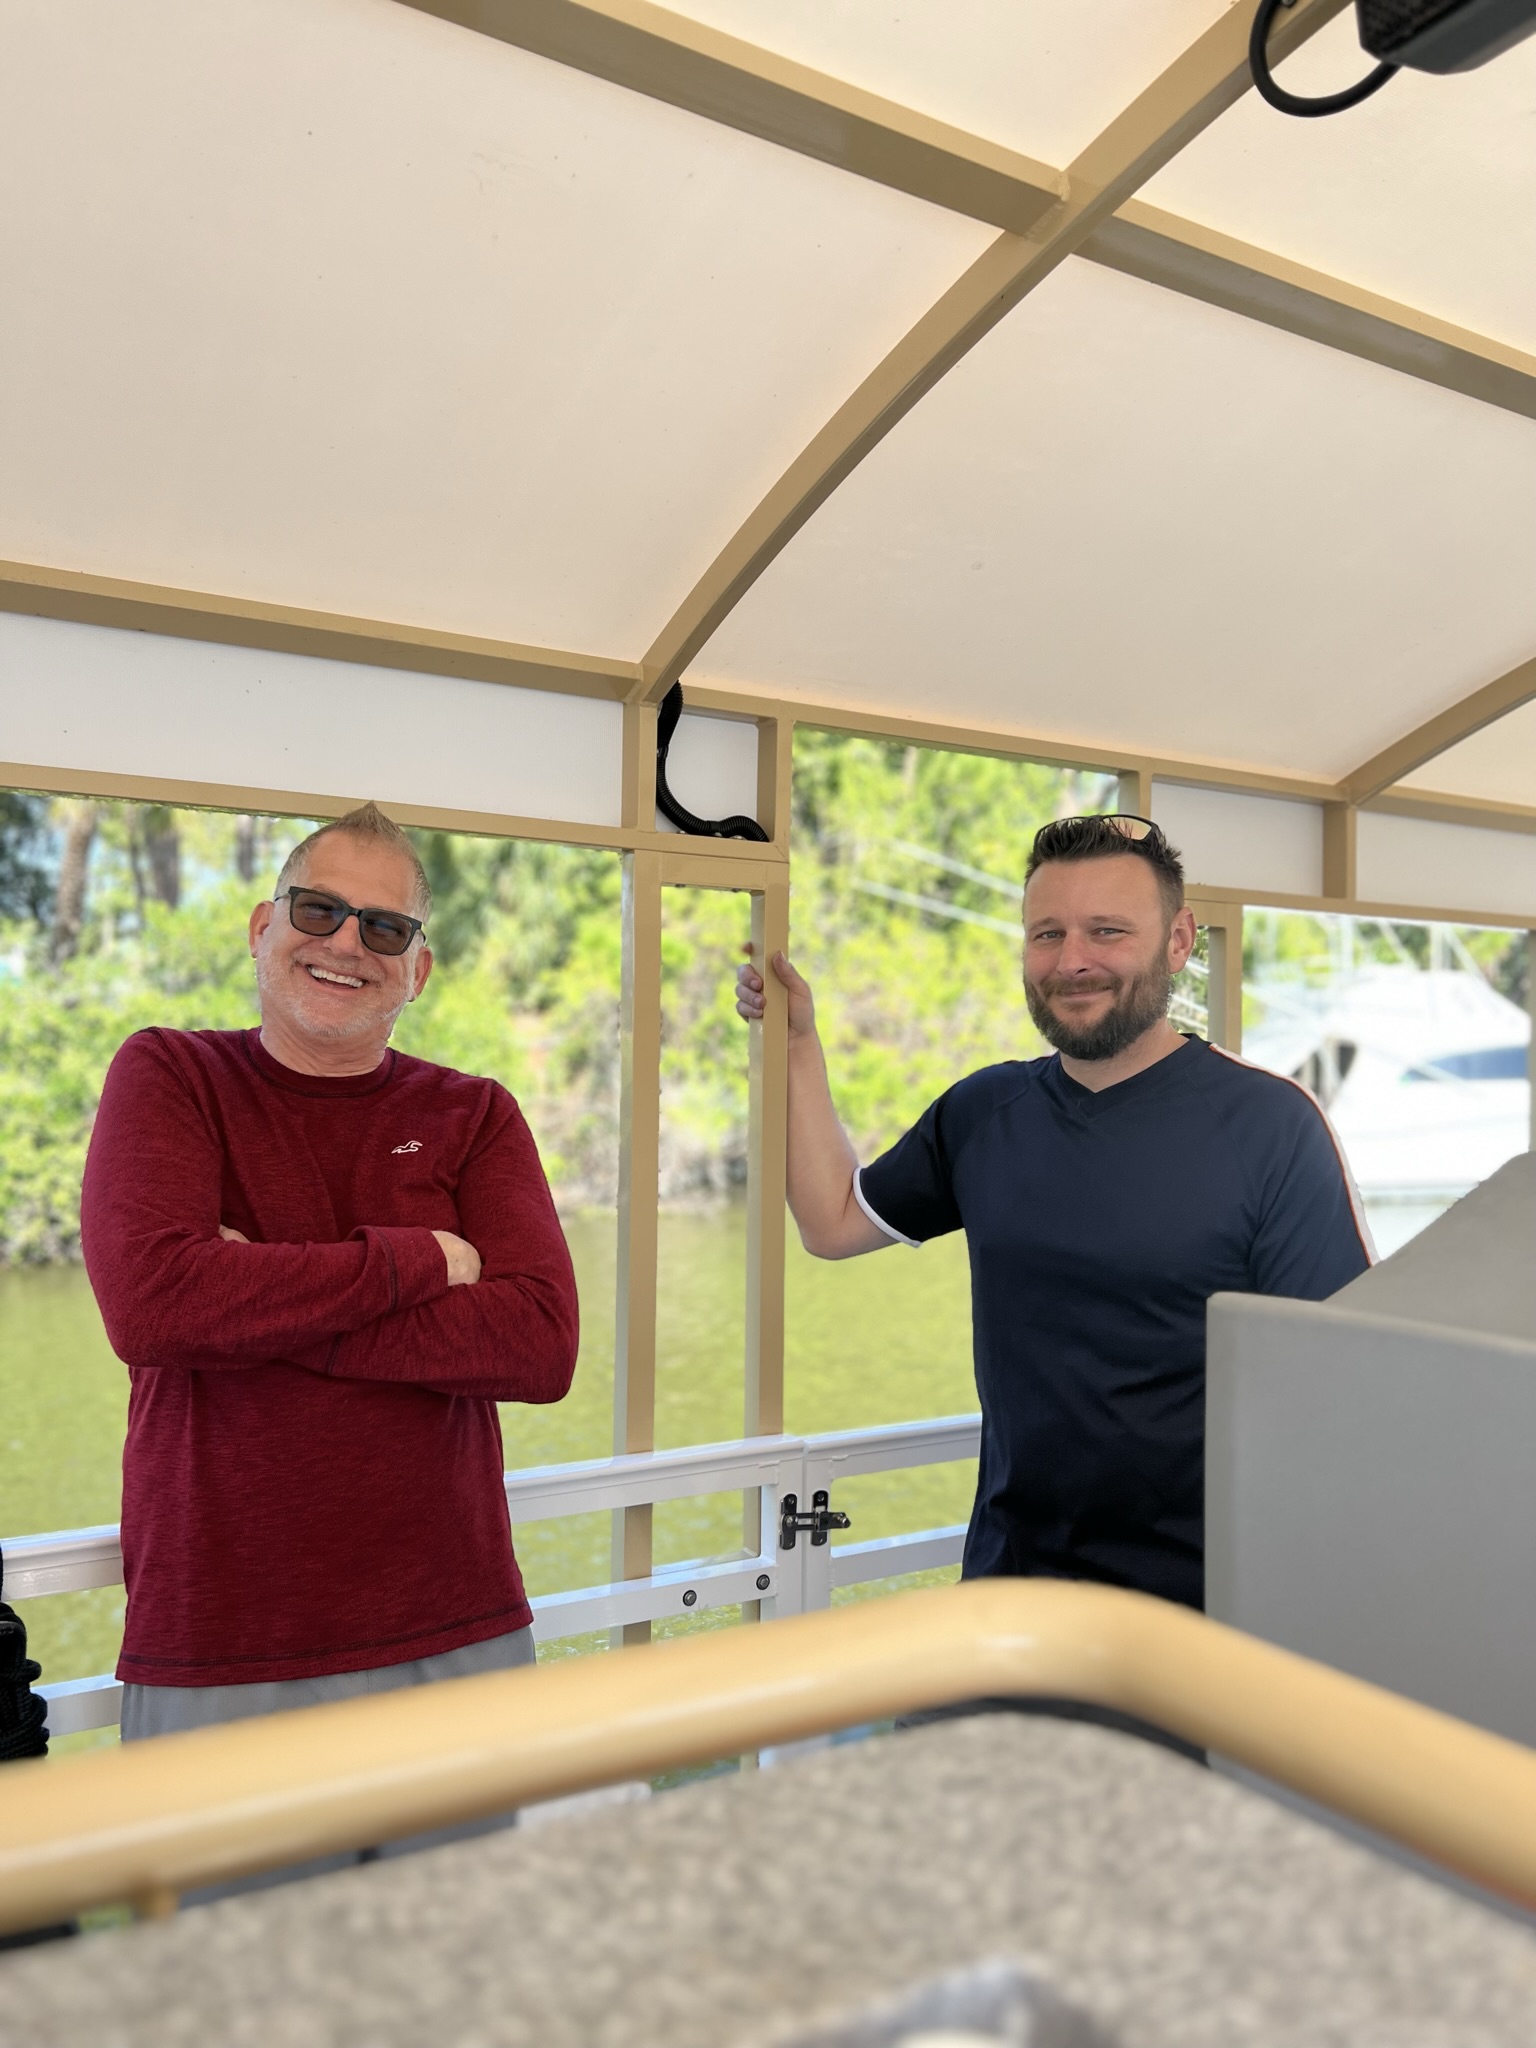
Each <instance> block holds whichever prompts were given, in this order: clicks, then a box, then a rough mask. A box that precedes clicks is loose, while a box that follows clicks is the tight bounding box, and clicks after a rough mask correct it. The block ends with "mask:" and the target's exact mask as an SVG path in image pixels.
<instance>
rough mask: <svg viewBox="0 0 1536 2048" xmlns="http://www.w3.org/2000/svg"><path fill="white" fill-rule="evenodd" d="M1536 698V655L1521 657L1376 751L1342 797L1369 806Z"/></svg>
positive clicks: (1347, 778)
mask: <svg viewBox="0 0 1536 2048" xmlns="http://www.w3.org/2000/svg"><path fill="white" fill-rule="evenodd" d="M1533 698H1536V655H1533V656H1532V658H1531V659H1530V660H1529V661H1522V662H1521V663H1520V665H1519V667H1518V668H1512V669H1511V670H1510V671H1509V673H1508V674H1507V675H1502V676H1500V677H1499V678H1498V680H1497V681H1496V682H1492V683H1484V685H1483V687H1482V688H1481V689H1480V690H1474V691H1473V692H1472V694H1471V695H1470V696H1469V697H1463V698H1462V700H1461V702H1460V703H1459V704H1452V705H1450V706H1449V707H1448V708H1447V709H1446V710H1444V711H1440V712H1437V713H1436V714H1435V716H1434V717H1433V718H1429V719H1426V720H1425V722H1424V723H1423V724H1422V725H1417V726H1415V727H1414V729H1413V731H1412V732H1410V733H1405V734H1404V735H1403V737H1402V738H1401V739H1400V740H1394V741H1393V742H1392V744H1391V746H1390V747H1383V748H1382V750H1381V752H1380V753H1379V754H1373V755H1372V756H1371V758H1370V760H1369V761H1362V762H1361V763H1360V766H1359V767H1358V768H1356V769H1355V770H1354V771H1353V772H1352V773H1351V774H1349V775H1346V776H1345V777H1344V779H1343V781H1342V782H1341V783H1340V784H1339V795H1340V797H1341V798H1342V799H1343V801H1344V802H1345V803H1350V804H1368V803H1369V802H1370V801H1371V799H1372V798H1373V797H1378V796H1381V795H1382V794H1383V792H1384V791H1386V790H1388V789H1390V788H1391V787H1392V785H1393V783H1394V782H1400V781H1401V780H1402V778H1403V777H1404V776H1405V775H1411V774H1412V773H1413V771H1414V769H1415V768H1422V767H1423V766H1424V764H1425V762H1426V761H1433V760H1434V758H1435V756H1436V755H1437V754H1443V753H1445V752H1446V751H1447V749H1448V748H1450V747H1454V746H1456V745H1457V744H1458V743H1459V742H1460V741H1461V740H1466V739H1470V738H1471V737H1472V735H1473V733H1475V732H1481V731H1482V729H1483V727H1484V726H1485V725H1492V724H1493V722H1494V720H1495V719H1498V718H1503V717H1504V715H1505V714H1506V712H1510V711H1518V710H1519V709H1520V706H1521V705H1522V704H1529V703H1530V702H1531V700H1532V699H1533Z"/></svg>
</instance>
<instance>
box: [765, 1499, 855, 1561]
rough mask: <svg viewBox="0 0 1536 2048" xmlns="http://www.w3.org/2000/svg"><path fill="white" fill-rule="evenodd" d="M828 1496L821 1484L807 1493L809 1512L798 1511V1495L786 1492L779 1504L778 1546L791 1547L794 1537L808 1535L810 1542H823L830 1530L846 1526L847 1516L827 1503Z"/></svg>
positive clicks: (847, 1523)
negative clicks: (810, 1492)
mask: <svg viewBox="0 0 1536 2048" xmlns="http://www.w3.org/2000/svg"><path fill="white" fill-rule="evenodd" d="M830 1499H831V1495H830V1494H829V1493H828V1492H827V1490H826V1488H825V1487H821V1488H819V1489H818V1490H817V1491H816V1492H815V1493H813V1494H812V1495H811V1512H810V1513H809V1514H808V1515H802V1514H801V1513H799V1507H800V1496H799V1495H798V1494H794V1493H786V1494H785V1496H784V1498H783V1500H782V1501H781V1502H780V1504H779V1548H780V1550H793V1549H794V1547H795V1538H796V1537H797V1536H800V1535H808V1536H809V1537H810V1539H811V1541H812V1543H813V1544H817V1545H820V1544H823V1543H825V1542H826V1540H827V1533H828V1531H829V1530H831V1529H846V1528H848V1527H849V1526H850V1524H849V1521H848V1517H847V1516H846V1515H845V1514H843V1513H841V1512H840V1511H839V1510H838V1509H836V1508H833V1507H830V1506H828V1502H829V1501H830Z"/></svg>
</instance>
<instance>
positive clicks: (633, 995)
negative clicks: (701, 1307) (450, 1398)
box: [613, 853, 662, 1647]
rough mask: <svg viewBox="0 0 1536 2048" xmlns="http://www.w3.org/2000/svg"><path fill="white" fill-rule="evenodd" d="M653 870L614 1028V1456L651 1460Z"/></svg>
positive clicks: (624, 1560)
mask: <svg viewBox="0 0 1536 2048" xmlns="http://www.w3.org/2000/svg"><path fill="white" fill-rule="evenodd" d="M661 862H662V856H661V855H660V854H659V853H627V854H625V856H624V967H623V975H624V979H623V990H622V995H621V1010H620V1022H619V1038H620V1102H619V1128H620V1142H619V1256H618V1300H617V1303H616V1312H615V1320H614V1358H613V1447H614V1450H615V1452H618V1453H622V1452H625V1451H649V1450H652V1449H653V1448H654V1447H655V1442H656V1188H657V1174H658V1165H659V1156H658V1155H659V1149H660V1136H661ZM651 1520H652V1513H651V1509H650V1507H649V1505H645V1506H640V1507H631V1508H621V1509H619V1510H617V1511H616V1512H615V1514H614V1518H613V1521H614V1526H613V1573H614V1577H615V1578H623V1579H641V1578H644V1577H645V1576H646V1574H647V1573H648V1572H649V1571H650V1569H651ZM650 1632H651V1628H650V1623H649V1622H643V1621H642V1622H632V1623H630V1624H629V1625H628V1626H627V1627H626V1628H624V1629H623V1631H622V1632H617V1631H616V1639H615V1647H618V1644H619V1643H620V1642H624V1643H643V1642H647V1641H649V1639H650Z"/></svg>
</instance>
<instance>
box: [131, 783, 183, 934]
mask: <svg viewBox="0 0 1536 2048" xmlns="http://www.w3.org/2000/svg"><path fill="white" fill-rule="evenodd" d="M141 816H142V818H143V821H144V853H145V857H146V858H147V860H148V862H149V886H150V892H151V894H152V895H153V896H154V897H155V898H156V900H157V901H158V902H161V903H163V904H164V905H165V906H166V908H167V909H168V910H174V909H175V908H176V907H177V905H178V904H179V903H180V902H181V833H180V831H179V830H178V829H177V825H176V813H175V812H174V811H172V810H168V809H167V808H166V806H165V805H164V804H146V805H145V807H144V810H143V812H142V813H141Z"/></svg>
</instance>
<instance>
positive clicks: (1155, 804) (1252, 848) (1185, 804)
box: [1152, 782, 1323, 896]
mask: <svg viewBox="0 0 1536 2048" xmlns="http://www.w3.org/2000/svg"><path fill="white" fill-rule="evenodd" d="M1152 815H1153V817H1154V818H1155V819H1156V820H1157V822H1158V824H1159V825H1161V826H1162V828H1163V830H1164V831H1165V832H1166V833H1167V835H1168V837H1169V838H1170V839H1171V840H1172V841H1173V844H1174V845H1175V846H1176V847H1178V849H1179V851H1180V852H1181V853H1182V854H1183V856H1184V874H1185V878H1186V879H1187V880H1188V881H1189V883H1190V884H1191V885H1192V886H1195V885H1199V884H1203V885H1204V886H1206V887H1207V888H1213V889H1233V890H1238V889H1240V890H1243V891H1245V892H1247V893H1250V894H1251V893H1252V892H1253V891H1254V890H1264V889H1273V890H1276V891H1278V892H1279V893H1280V894H1282V895H1287V896H1316V895H1318V894H1320V893H1321V890H1322V886H1323V812H1322V806H1321V805H1320V804H1300V803H1288V802H1283V801H1281V800H1279V799H1277V798H1274V797H1266V796H1236V795H1233V794H1231V793H1230V792H1228V791H1226V790H1220V789H1195V788H1192V787H1190V786H1189V785H1187V784H1184V783H1178V782H1154V783H1153V785H1152Z"/></svg>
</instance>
